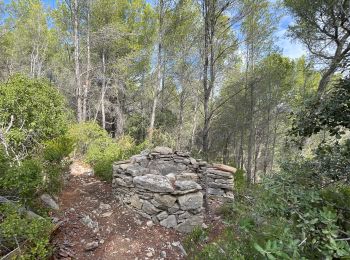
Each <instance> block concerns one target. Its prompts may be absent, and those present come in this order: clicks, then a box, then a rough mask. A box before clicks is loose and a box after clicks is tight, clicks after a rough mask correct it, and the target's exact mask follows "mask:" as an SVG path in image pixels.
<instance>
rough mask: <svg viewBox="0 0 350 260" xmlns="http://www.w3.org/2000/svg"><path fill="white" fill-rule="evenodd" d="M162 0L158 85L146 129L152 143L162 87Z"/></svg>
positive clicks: (162, 6)
mask: <svg viewBox="0 0 350 260" xmlns="http://www.w3.org/2000/svg"><path fill="white" fill-rule="evenodd" d="M163 9H164V0H159V28H158V30H159V32H158V64H157V80H158V85H157V84H156V85H155V88H154V97H153V105H152V112H151V119H150V124H149V129H148V139H149V141H152V138H153V131H154V122H155V120H156V110H157V104H158V98H159V93H160V91H161V89H162V86H163V82H162V81H163V75H162V72H163V71H162V70H163V60H162V58H163V57H162V52H163V12H164V10H163Z"/></svg>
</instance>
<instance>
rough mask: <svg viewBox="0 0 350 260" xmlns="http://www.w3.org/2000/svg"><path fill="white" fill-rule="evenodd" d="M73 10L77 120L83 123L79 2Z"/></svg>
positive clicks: (76, 0)
mask: <svg viewBox="0 0 350 260" xmlns="http://www.w3.org/2000/svg"><path fill="white" fill-rule="evenodd" d="M72 9H73V31H74V32H73V33H74V65H75V88H76V98H77V119H78V122H81V121H82V100H81V82H80V63H79V52H80V44H79V41H80V39H79V8H78V0H74V7H73V8H72Z"/></svg>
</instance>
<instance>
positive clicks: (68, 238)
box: [52, 163, 184, 260]
mask: <svg viewBox="0 0 350 260" xmlns="http://www.w3.org/2000/svg"><path fill="white" fill-rule="evenodd" d="M84 172H89V170H88V168H87V167H86V166H85V165H83V164H81V163H74V164H73V165H72V168H71V173H72V174H71V175H70V176H69V178H68V181H67V184H66V186H65V188H64V190H63V191H62V193H61V195H60V201H59V202H60V211H59V212H57V213H56V214H55V216H54V217H57V218H58V219H59V220H60V221H62V225H61V226H60V228H59V229H58V230H57V232H56V234H55V235H54V237H53V239H52V244H53V246H54V248H55V253H54V256H53V259H84V260H89V259H92V260H98V259H107V260H108V259H113V260H116V259H117V260H118V259H133V260H134V259H183V258H184V255H183V251H182V250H181V245H180V246H178V245H179V244H180V243H179V242H181V241H182V240H183V238H184V236H183V235H181V234H179V233H177V232H176V231H175V230H171V229H166V228H164V227H162V226H147V225H146V222H147V219H144V218H142V217H139V216H137V215H136V214H135V213H133V212H131V211H130V210H129V209H127V208H125V207H124V206H122V205H121V204H120V203H119V202H118V201H117V200H116V199H115V198H114V197H113V194H112V188H111V185H110V184H109V183H106V182H103V181H100V180H98V179H96V178H95V177H92V176H89V174H86V173H84Z"/></svg>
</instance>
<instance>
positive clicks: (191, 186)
mask: <svg viewBox="0 0 350 260" xmlns="http://www.w3.org/2000/svg"><path fill="white" fill-rule="evenodd" d="M175 187H176V188H177V189H179V190H201V189H202V187H201V186H200V185H199V184H198V183H196V182H194V181H175Z"/></svg>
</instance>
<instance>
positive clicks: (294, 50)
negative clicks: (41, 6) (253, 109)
mask: <svg viewBox="0 0 350 260" xmlns="http://www.w3.org/2000/svg"><path fill="white" fill-rule="evenodd" d="M8 1H9V0H5V3H6V2H8ZM42 1H43V2H44V3H45V5H47V6H50V7H52V8H53V7H55V4H56V0H42ZM271 1H272V2H274V0H271ZM292 23H293V19H292V17H290V16H289V15H285V16H283V17H282V19H281V21H280V23H279V26H278V29H277V32H276V36H277V37H278V41H277V43H276V44H277V46H279V47H280V48H281V50H282V52H283V55H284V56H287V57H289V58H292V59H294V58H299V57H301V56H302V55H306V49H305V48H304V47H303V46H302V45H301V44H300V43H298V42H296V41H293V40H291V39H290V38H288V37H287V35H286V32H287V29H288V26H289V25H290V24H292Z"/></svg>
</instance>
